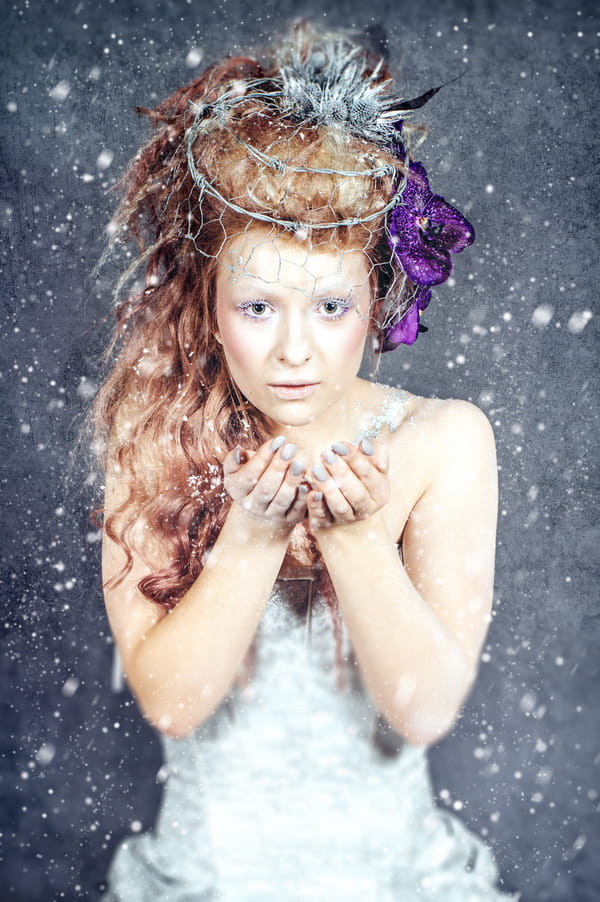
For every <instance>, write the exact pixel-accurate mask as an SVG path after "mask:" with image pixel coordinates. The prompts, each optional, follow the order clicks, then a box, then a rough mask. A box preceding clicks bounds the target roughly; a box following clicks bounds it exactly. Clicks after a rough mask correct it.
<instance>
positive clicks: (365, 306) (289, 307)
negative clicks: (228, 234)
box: [216, 228, 371, 426]
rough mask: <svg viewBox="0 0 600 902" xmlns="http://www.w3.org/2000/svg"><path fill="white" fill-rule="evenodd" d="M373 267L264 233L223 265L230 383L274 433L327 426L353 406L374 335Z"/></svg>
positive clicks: (230, 253) (238, 241)
mask: <svg viewBox="0 0 600 902" xmlns="http://www.w3.org/2000/svg"><path fill="white" fill-rule="evenodd" d="M368 274H369V261H368V259H367V257H366V256H365V255H364V253H363V252H362V251H360V250H348V251H339V250H337V249H330V248H327V247H326V246H325V247H320V248H313V249H310V248H309V247H308V246H307V245H306V244H305V243H303V242H301V241H300V240H298V239H295V238H293V237H287V236H286V237H281V236H279V237H276V236H274V235H273V234H272V233H268V232H267V231H265V230H262V229H260V228H253V229H249V230H248V231H247V232H245V233H244V234H243V235H240V236H236V237H235V238H234V239H231V240H230V241H229V242H228V243H227V245H226V246H225V249H224V251H223V252H222V253H221V255H220V257H219V266H218V273H217V281H216V305H217V307H216V314H217V325H218V333H217V338H218V340H219V341H220V342H221V344H222V346H223V352H224V355H225V360H226V362H227V365H228V368H229V372H230V374H231V377H232V378H233V380H234V382H235V383H236V385H237V386H238V388H239V389H240V391H241V392H242V393H243V394H244V395H245V396H246V398H247V399H248V400H249V401H250V402H251V403H252V404H253V405H254V406H255V407H257V408H258V409H259V410H260V411H262V413H264V414H265V415H266V416H267V417H268V418H269V419H270V420H271V421H273V423H274V424H280V425H287V426H302V425H306V424H309V423H315V422H316V421H319V420H325V419H327V417H331V416H332V415H333V414H334V413H335V411H334V408H336V407H337V408H338V409H339V405H340V404H341V403H342V402H343V401H344V399H347V398H348V397H349V393H350V392H351V390H352V388H353V385H354V382H355V379H356V374H357V373H358V370H359V367H360V364H361V360H362V355H363V350H364V346H365V340H366V337H367V333H368V328H369V307H370V298H371V292H370V287H369V279H368Z"/></svg>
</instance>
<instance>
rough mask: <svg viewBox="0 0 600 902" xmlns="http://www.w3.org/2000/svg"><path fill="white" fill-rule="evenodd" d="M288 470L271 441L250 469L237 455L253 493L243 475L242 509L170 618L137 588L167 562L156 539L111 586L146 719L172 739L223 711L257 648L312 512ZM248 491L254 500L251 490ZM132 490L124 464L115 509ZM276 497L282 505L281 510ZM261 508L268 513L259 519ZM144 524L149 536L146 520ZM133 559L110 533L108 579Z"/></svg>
mask: <svg viewBox="0 0 600 902" xmlns="http://www.w3.org/2000/svg"><path fill="white" fill-rule="evenodd" d="M288 464H289V461H287V460H284V459H283V458H282V457H281V455H280V454H275V455H274V454H273V451H272V450H271V448H270V443H266V444H265V445H264V446H263V447H262V448H261V449H260V450H259V451H258V452H257V453H256V455H255V456H254V457H253V458H252V460H251V461H250V462H248V463H247V464H246V466H245V467H244V466H242V467H241V468H240V467H239V464H236V463H235V462H234V458H233V454H232V455H231V456H228V458H227V459H226V461H225V467H226V470H227V469H229V477H230V483H231V482H232V480H233V477H234V476H236V475H237V476H239V477H242V478H243V479H245V480H246V487H245V488H244V487H243V486H242V483H241V481H240V480H239V479H238V482H237V486H236V488H237V491H236V492H235V493H236V494H237V495H239V498H240V500H241V502H242V503H240V504H238V503H237V502H235V501H234V503H232V505H231V508H230V511H229V513H228V515H227V518H226V520H225V523H224V525H223V528H222V529H221V532H220V534H219V537H218V539H217V541H216V543H215V545H214V546H213V548H212V550H211V552H210V555H209V557H208V560H207V562H206V564H205V566H204V568H203V570H202V572H201V573H200V575H199V576H198V578H197V579H196V581H195V582H194V584H193V585H192V586H191V587H190V589H189V590H188V591H187V592H186V593H185V595H184V596H183V597H182V599H181V600H180V601H179V603H178V604H177V606H176V607H175V608H174V609H173V610H172V611H171V612H170V613H168V614H165V611H164V609H161V608H159V607H158V605H155V604H154V603H152V602H150V601H148V600H147V599H145V598H144V597H143V596H142V595H141V593H140V592H139V590H138V588H137V583H138V582H139V580H140V579H141V578H142V577H143V576H144V575H145V574H147V573H149V572H151V571H152V570H155V569H157V568H158V567H160V566H162V565H163V564H164V561H162V560H161V552H160V546H159V544H158V542H156V541H155V540H152V539H151V538H150V537H145V538H144V541H143V543H138V547H139V545H140V544H141V545H142V547H143V553H134V564H133V568H132V570H131V571H130V572H129V573H128V574H127V576H126V577H125V579H123V580H122V581H121V582H119V583H118V584H117V585H116V586H113V587H112V588H108V587H107V588H105V599H106V607H107V613H108V617H109V621H110V625H111V629H112V631H113V634H114V637H115V640H116V642H117V645H118V648H119V651H120V654H121V658H122V661H123V669H124V671H125V675H126V677H127V682H128V684H129V686H130V688H131V690H132V691H133V693H134V694H135V696H136V698H137V701H138V704H139V706H140V708H141V710H142V712H143V713H144V715H145V716H146V717H147V718H148V720H149V721H150V722H151V723H152V724H153V726H155V727H156V728H157V729H159V730H160V731H162V732H165V733H167V734H168V735H170V736H174V737H182V736H185V735H187V734H188V733H190V732H191V731H192V730H193V729H194V728H195V727H197V726H198V725H199V724H201V723H202V722H203V721H204V720H205V719H206V718H207V717H209V716H210V714H211V713H212V712H213V711H214V710H215V709H216V708H217V707H218V705H219V704H220V702H221V701H222V699H223V697H224V696H225V695H226V693H227V692H228V691H229V689H230V687H231V684H232V682H233V680H234V678H235V675H236V672H237V669H238V667H239V665H240V663H241V661H242V659H243V657H244V655H245V653H246V651H247V649H248V646H249V645H250V642H251V640H252V637H253V635H254V632H255V630H256V627H257V625H258V622H259V620H260V617H261V614H262V612H263V610H264V606H265V604H266V602H267V599H268V597H269V595H270V592H271V589H272V587H273V584H274V582H275V580H276V578H277V574H278V572H279V569H280V567H281V563H282V561H283V558H284V556H285V552H286V548H287V545H288V541H289V535H290V533H291V530H292V528H293V525H294V523H295V522H296V521H297V520H299V519H301V517H302V516H303V514H304V512H305V509H306V503H305V500H304V499H302V501H301V503H298V501H294V499H295V498H296V497H297V493H296V488H297V485H298V483H299V481H300V479H301V475H298V476H296V475H293V474H292V473H291V468H290V467H289V466H288ZM236 470H237V471H238V472H237V474H236V473H235V471H236ZM257 474H259V477H260V478H258V477H257ZM282 480H283V481H282ZM270 482H271V484H269V483H270ZM248 486H252V488H253V489H254V492H253V494H248V491H249V490H248ZM232 490H233V489H232ZM123 491H124V488H123V487H122V486H121V485H120V483H119V471H118V468H116V467H112V468H109V470H108V472H107V491H106V510H107V512H110V510H111V509H114V507H115V506H116V505H117V504H118V503H119V498H120V497H122V493H123ZM244 496H246V497H244ZM259 496H261V497H262V502H261V498H260V497H259ZM276 501H277V502H281V503H282V513H281V514H279V513H278V511H277V505H275V502H276ZM270 502H272V503H271V504H270V507H269V503H270ZM242 505H243V506H242ZM274 505H275V506H274ZM290 505H291V507H290ZM261 510H262V512H263V513H262V515H261V514H260V513H257V512H258V511H261ZM253 511H254V512H253ZM285 511H287V512H288V514H287V515H286V514H285V513H283V512H285ZM139 528H140V531H141V533H142V534H143V526H142V524H139ZM124 561H125V555H124V552H123V550H122V549H121V548H120V546H119V545H117V544H116V543H115V542H113V541H112V540H111V539H110V538H109V537H108V536H107V535H106V533H105V535H104V537H103V549H102V565H103V575H104V579H105V581H108V580H110V579H111V577H112V576H114V575H115V574H118V573H119V572H120V570H121V568H122V565H123V563H124ZM245 574H248V575H249V576H251V578H247V577H245Z"/></svg>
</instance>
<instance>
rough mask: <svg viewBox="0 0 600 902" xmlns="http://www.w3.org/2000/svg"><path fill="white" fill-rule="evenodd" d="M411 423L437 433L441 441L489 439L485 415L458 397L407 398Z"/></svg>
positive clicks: (416, 396) (490, 432)
mask: <svg viewBox="0 0 600 902" xmlns="http://www.w3.org/2000/svg"><path fill="white" fill-rule="evenodd" d="M411 399H412V401H411V404H412V416H413V420H414V422H418V423H422V424H423V425H424V426H426V427H427V428H429V429H431V430H434V431H436V432H439V433H440V435H443V436H444V437H445V438H451V437H454V436H456V438H457V439H458V440H460V438H461V437H464V438H468V437H472V436H473V435H474V434H477V433H482V434H486V435H488V436H489V435H492V436H493V430H492V426H491V424H490V421H489V419H488V418H487V415H486V414H485V413H484V412H483V410H481V408H480V407H477V405H476V404H473V403H472V402H471V401H464V400H462V399H461V398H445V399H443V398H422V397H419V396H418V395H411Z"/></svg>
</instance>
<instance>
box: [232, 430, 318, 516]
mask: <svg viewBox="0 0 600 902" xmlns="http://www.w3.org/2000/svg"><path fill="white" fill-rule="evenodd" d="M295 453H296V446H295V445H292V444H291V443H286V441H285V436H283V435H280V436H278V437H277V438H275V439H269V440H268V441H267V442H265V443H264V444H263V445H261V447H260V448H259V449H258V451H248V450H244V449H242V448H240V447H237V448H234V450H233V451H230V452H229V454H228V455H227V457H226V458H225V460H224V461H223V474H224V485H225V489H226V491H227V492H228V494H229V495H230V496H231V498H233V500H234V501H235V502H237V504H239V505H240V506H241V507H243V508H244V510H245V511H247V512H248V513H249V514H250V515H251V516H254V517H256V518H258V519H259V520H261V521H263V522H267V523H269V524H271V525H272V526H275V527H278V528H281V527H284V528H289V530H290V531H291V530H292V529H293V527H294V526H295V525H296V524H297V523H299V522H300V521H301V520H303V519H304V517H305V516H306V512H307V506H306V497H307V494H308V486H306V485H302V479H303V477H304V473H305V470H306V468H305V466H304V465H303V464H301V463H300V462H299V461H296V460H294V455H295Z"/></svg>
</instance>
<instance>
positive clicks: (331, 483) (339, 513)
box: [312, 452, 360, 520]
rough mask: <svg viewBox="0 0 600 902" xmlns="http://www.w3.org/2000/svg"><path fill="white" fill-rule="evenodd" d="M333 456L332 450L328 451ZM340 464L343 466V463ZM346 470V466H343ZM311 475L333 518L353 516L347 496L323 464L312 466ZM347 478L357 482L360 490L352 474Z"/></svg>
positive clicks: (342, 518)
mask: <svg viewBox="0 0 600 902" xmlns="http://www.w3.org/2000/svg"><path fill="white" fill-rule="evenodd" d="M329 453H330V454H331V456H332V457H335V454H333V452H329ZM341 466H344V465H343V464H342V465H341ZM345 470H346V471H347V472H349V471H348V468H347V467H345ZM312 477H313V480H314V482H315V483H316V485H317V489H318V491H319V492H322V493H323V499H324V502H325V505H326V506H327V509H328V510H329V512H330V513H331V515H332V517H333V518H334V519H335V520H346V519H348V518H351V519H352V518H353V517H354V511H353V509H352V506H351V504H350V502H349V501H348V498H347V497H346V496H345V494H344V493H343V492H342V491H341V489H340V486H339V485H338V483H337V480H336V479H335V478H334V477H333V475H331V474H330V473H329V471H328V470H327V469H326V468H325V466H324V465H323V464H317V465H316V466H315V467H313V468H312ZM349 478H350V479H352V480H353V481H354V482H356V483H357V490H360V483H358V480H356V477H355V476H354V475H353V474H351V473H350V474H349Z"/></svg>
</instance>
